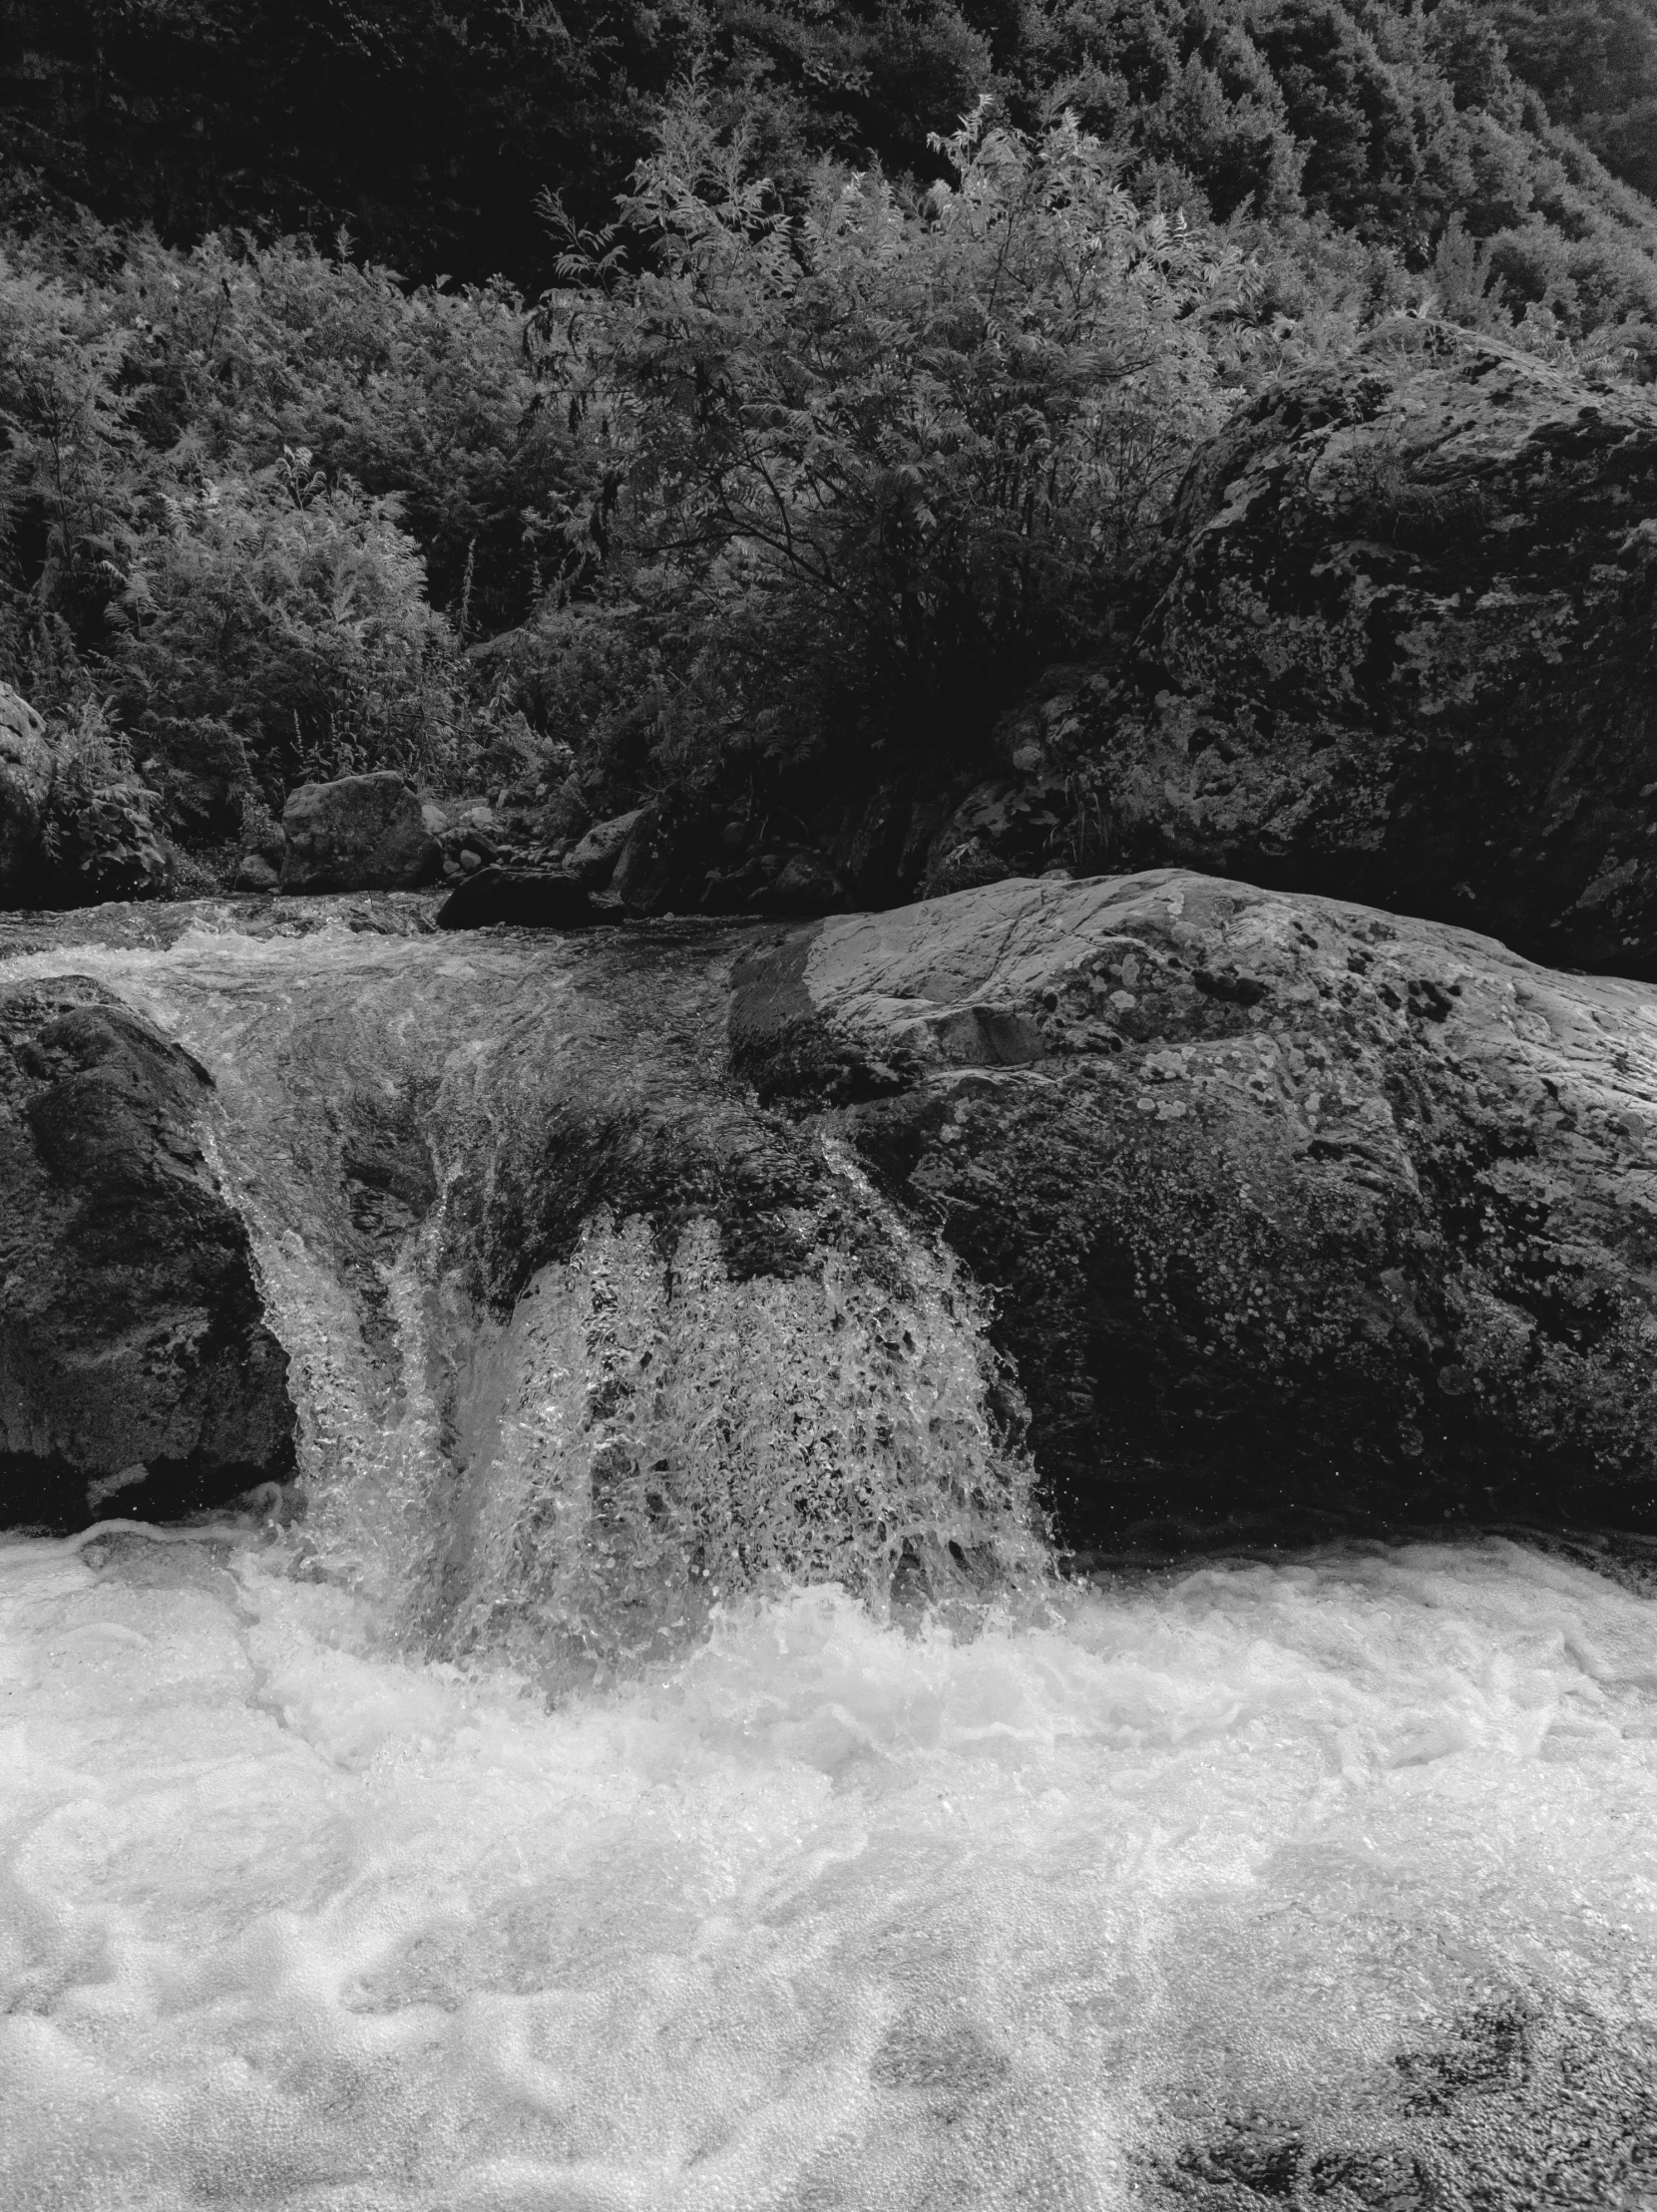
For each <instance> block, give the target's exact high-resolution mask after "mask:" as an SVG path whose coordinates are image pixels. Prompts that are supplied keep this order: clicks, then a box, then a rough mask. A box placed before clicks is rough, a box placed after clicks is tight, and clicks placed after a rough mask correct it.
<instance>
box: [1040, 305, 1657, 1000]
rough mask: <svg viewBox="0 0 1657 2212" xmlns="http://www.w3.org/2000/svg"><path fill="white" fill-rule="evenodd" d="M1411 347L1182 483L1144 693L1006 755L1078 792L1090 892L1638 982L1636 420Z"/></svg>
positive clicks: (1648, 606)
mask: <svg viewBox="0 0 1657 2212" xmlns="http://www.w3.org/2000/svg"><path fill="white" fill-rule="evenodd" d="M1405 327H1406V328H1407V329H1410V330H1413V331H1414V333H1415V351H1414V352H1413V353H1410V352H1401V351H1400V350H1399V338H1398V335H1397V333H1398V329H1399V326H1398V325H1391V326H1388V329H1387V330H1385V331H1383V332H1382V333H1380V334H1378V336H1377V338H1376V339H1373V340H1372V341H1371V342H1370V343H1369V345H1367V346H1366V347H1364V348H1362V349H1360V351H1359V353H1358V354H1357V355H1356V356H1355V357H1354V358H1353V359H1352V360H1351V361H1349V362H1347V363H1345V364H1343V365H1341V366H1339V367H1334V368H1330V369H1322V370H1318V371H1315V372H1312V373H1309V374H1308V375H1305V376H1303V377H1299V378H1296V379H1293V380H1290V381H1288V382H1285V383H1284V384H1282V385H1278V386H1274V387H1273V388H1272V389H1271V390H1269V391H1268V392H1267V393H1266V394H1265V395H1264V396H1263V397H1262V398H1261V399H1259V400H1258V401H1256V402H1255V403H1254V404H1253V405H1251V406H1250V407H1248V408H1247V409H1245V410H1244V412H1243V413H1242V414H1241V415H1240V416H1239V418H1238V419H1237V421H1236V422H1235V423H1234V424H1233V425H1232V426H1231V427H1230V428H1229V429H1227V430H1226V431H1225V432H1224V433H1223V434H1222V435H1221V436H1220V437H1219V438H1217V439H1216V440H1215V441H1214V442H1213V444H1212V445H1211V446H1210V447H1208V448H1207V449H1206V451H1205V452H1204V453H1203V454H1202V455H1201V456H1199V458H1198V461H1197V463H1196V466H1195V467H1194V469H1193V471H1192V474H1191V477H1190V479H1189V480H1188V482H1187V484H1186V487H1185V489H1184V491H1183V493H1182V495H1181V498H1180V500H1179V503H1178V505H1177V507H1176V510H1175V512H1174V514H1173V516H1172V518H1171V521H1170V525H1169V534H1170V537H1171V539H1172V540H1173V541H1174V542H1175V543H1178V544H1181V545H1182V547H1183V552H1182V555H1181V558H1180V560H1179V564H1178V566H1177V569H1176V571H1175V573H1174V576H1173V579H1172V582H1171V584H1170V585H1169V587H1168V589H1167V591H1166V593H1165V595H1164V596H1163V598H1162V600H1161V602H1160V603H1159V605H1158V606H1157V608H1156V609H1155V611H1154V613H1153V614H1152V616H1151V618H1150V621H1149V623H1148V625H1147V627H1146V629H1145V631H1144V632H1143V634H1142V635H1141V637H1140V639H1139V642H1138V647H1137V653H1138V661H1139V665H1138V668H1137V670H1136V672H1134V673H1133V674H1131V676H1129V677H1127V678H1125V679H1124V678H1122V677H1121V676H1119V675H1117V674H1115V673H1112V672H1108V671H1107V672H1105V673H1104V674H1101V675H1099V676H1097V677H1095V678H1093V679H1092V680H1091V681H1089V682H1086V683H1082V684H1080V685H1078V686H1076V687H1074V689H1073V691H1072V694H1071V696H1070V698H1069V700H1068V702H1067V706H1066V708H1065V710H1064V711H1056V710H1055V708H1056V704H1057V703H1055V702H1052V701H1049V702H1047V703H1046V705H1045V706H1043V707H1042V708H1041V710H1040V711H1039V712H1034V711H1033V712H1032V713H1031V714H1030V715H1028V716H1027V717H1026V718H1025V721H1026V723H1028V728H1025V727H1023V726H1022V725H1021V727H1020V728H1019V729H1016V730H1015V731H1014V733H1013V736H1014V738H1015V739H1022V741H1023V751H1022V752H1021V753H1020V757H1021V759H1023V756H1024V754H1025V753H1028V754H1029V755H1030V756H1031V763H1032V765H1031V766H1030V767H1029V773H1030V774H1032V775H1033V776H1035V777H1036V778H1037V780H1038V779H1039V776H1040V774H1041V773H1042V772H1043V770H1042V766H1041V764H1042V763H1043V762H1044V763H1045V764H1046V767H1047V769H1049V770H1050V769H1052V768H1055V767H1056V768H1057V769H1059V770H1061V771H1064V772H1069V771H1072V770H1074V769H1076V768H1077V767H1078V766H1079V767H1081V768H1082V769H1084V771H1085V774H1084V776H1083V779H1082V781H1083V783H1084V784H1085V785H1086V787H1087V789H1088V791H1089V794H1090V799H1091V803H1092V804H1093V805H1094V806H1095V807H1096V808H1097V810H1098V812H1097V819H1096V821H1093V822H1090V823H1088V822H1083V821H1081V820H1080V818H1079V816H1078V820H1077V824H1076V828H1077V830H1078V832H1080V831H1083V830H1085V831H1086V832H1087V834H1088V836H1089V839H1090V843H1091V850H1092V852H1093V854H1094V855H1095V856H1097V857H1096V858H1095V859H1094V860H1093V862H1092V864H1091V865H1093V866H1098V865H1100V864H1101V862H1102V864H1103V865H1108V866H1110V867H1112V868H1122V867H1128V868H1131V867H1138V866H1150V865H1159V864H1162V863H1168V862H1176V863H1179V864H1181V865H1185V866H1189V867H1195V868H1200V869H1206V870H1210V871H1213V872H1217V873H1221V874H1226V875H1236V876H1239V877H1241V878H1243V879H1245V880H1247V881H1251V882H1264V883H1270V884H1274V885H1277V886H1279V887H1281V888H1283V889H1289V890H1298V891H1307V892H1318V893H1324V894H1330V895H1334V896H1340V897H1351V898H1358V899H1363V900H1366V901H1369V902H1371V903H1373V904H1375V905H1378V906H1385V907H1388V908H1390V909H1393V910H1396V911H1399V912H1403V913H1409V914H1421V915H1427V916H1430V917H1432V918H1434V919H1437V920H1441V921H1451V922H1461V923H1465V924H1467V925H1469V926H1474V927H1478V928H1481V929H1487V930H1489V931H1490V932H1492V933H1493V934H1495V935H1498V936H1500V937H1501V938H1502V939H1503V940H1504V941H1506V942H1509V943H1513V944H1516V945H1518V946H1520V947H1521V948H1522V949H1523V950H1524V951H1526V952H1527V953H1529V954H1530V955H1532V956H1533V957H1536V958H1543V959H1549V960H1553V961H1557V962H1560V963H1563V964H1567V965H1570V966H1583V967H1592V968H1599V969H1609V970H1611V971H1614V972H1620V973H1642V974H1648V975H1657V617H1654V600H1657V404H1654V403H1653V401H1652V399H1651V398H1650V397H1648V396H1647V395H1646V394H1644V393H1641V392H1638V391H1634V390H1631V389H1628V388H1626V387H1624V388H1617V389H1612V390H1598V389H1595V388H1593V387H1591V386H1590V385H1588V384H1586V383H1584V382H1582V381H1580V380H1578V379H1577V378H1575V377H1573V376H1571V375H1567V374H1565V373H1564V372H1562V371H1560V370H1558V369H1555V368H1552V367H1549V366H1548V365H1546V364H1544V363H1542V362H1540V361H1538V360H1535V359H1533V358H1531V357H1530V356H1528V355H1525V354H1521V353H1519V352H1517V351H1515V350H1513V349H1511V348H1509V347H1506V346H1504V345H1502V344H1500V343H1498V342H1497V341H1495V340H1493V339H1489V338H1483V337H1478V336H1474V335H1472V334H1470V333H1468V332H1465V331H1460V330H1457V329H1453V328H1451V327H1450V326H1449V325H1442V324H1422V325H1409V326H1405ZM1011 749H1012V750H1014V751H1016V752H1018V751H1019V750H1020V748H1019V745H1018V744H1017V743H1015V744H1013V746H1012V748H1011Z"/></svg>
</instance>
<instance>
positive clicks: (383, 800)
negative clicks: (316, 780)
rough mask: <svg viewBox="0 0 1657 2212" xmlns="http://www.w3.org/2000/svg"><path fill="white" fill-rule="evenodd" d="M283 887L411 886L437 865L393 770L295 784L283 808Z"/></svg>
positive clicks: (432, 843) (416, 810) (421, 821)
mask: <svg viewBox="0 0 1657 2212" xmlns="http://www.w3.org/2000/svg"><path fill="white" fill-rule="evenodd" d="M282 837H283V847H282V877H281V884H282V889H283V891H284V892H324V891H414V890H418V889H419V887H420V886H421V885H422V884H429V883H430V882H431V881H432V879H433V878H434V877H435V876H436V874H437V872H438V870H439V869H440V868H441V867H442V865H443V853H442V848H441V847H440V846H439V844H438V841H437V839H436V838H435V837H433V835H432V833H431V831H430V830H429V829H428V828H427V826H426V821H425V817H424V815H423V814H422V813H421V809H420V802H419V800H418V799H417V798H416V797H415V795H414V793H413V792H412V791H410V789H409V788H408V786H407V784H405V783H404V781H403V779H402V777H401V776H399V775H398V774H397V773H396V771H395V770H394V769H382V770H380V771H378V772H377V773H376V774H374V775H371V776H341V777H339V778H337V779H336V781H334V782H332V783H325V784H301V785H300V787H299V789H298V790H297V791H295V792H293V793H292V794H291V795H290V796H289V798H288V802H287V805H286V806H285V807H284V808H283V809H282Z"/></svg>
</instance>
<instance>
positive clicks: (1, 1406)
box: [0, 976, 293, 1528]
mask: <svg viewBox="0 0 1657 2212" xmlns="http://www.w3.org/2000/svg"><path fill="white" fill-rule="evenodd" d="M207 1090H208V1078H207V1075H206V1074H205V1073H204V1071H203V1070H202V1069H201V1068H200V1067H199V1066H198V1065H197V1064H196V1062H195V1061H193V1060H192V1059H191V1057H190V1055H189V1054H188V1053H187V1052H185V1051H184V1050H183V1049H182V1047H180V1046H179V1045H177V1044H174V1043H172V1042H170V1041H169V1040H168V1039H166V1038H165V1037H163V1036H161V1035H160V1034H159V1032H158V1031H156V1030H155V1029H153V1028H152V1027H151V1026H150V1024H149V1023H148V1022H147V1021H145V1020H143V1019H142V1018H141V1017H140V1016H139V1015H137V1014H135V1013H133V1012H132V1011H131V1010H130V1009H129V1008H127V1007H125V1006H123V1005H121V1004H120V1003H119V1002H118V1001H116V1000H115V999H114V998H113V996H112V995H111V994H110V993H108V992H106V991H105V990H103V989H102V987H101V986H100V985H98V984H96V983H94V982H91V981H89V980H87V979H86V978H84V977H75V976H69V977H59V978H55V979H54V980H52V981H50V982H43V983H39V984H35V985H27V986H24V987H22V988H12V989H10V990H7V991H5V992H4V993H3V995H0V1187H3V1188H4V1190H5V1193H6V1203H5V1207H4V1209H3V1210H0V1520H3V1521H4V1522H5V1523H6V1524H7V1525H10V1526H13V1527H17V1526H28V1527H50V1528H71V1527H76V1526H80V1525H83V1524H85V1523H86V1522H88V1521H91V1520H96V1519H99V1518H102V1517H104V1516H105V1515H110V1514H116V1515H120V1514H137V1515H144V1516H151V1515H155V1514H158V1513H176V1512H181V1511H184V1510H187V1509H190V1508H194V1507H199V1506H204V1505H211V1504H213V1503H216V1502H218V1501H221V1500H222V1499H224V1498H227V1497H231V1496H234V1495H236V1494H237V1493H238V1492H240V1491H243V1490H245V1489H247V1488H249V1487H250V1486H251V1485H253V1484H254V1483H257V1482H260V1481H264V1480H267V1479H270V1478H279V1477H280V1476H282V1475H284V1474H285V1473H286V1472H287V1471H288V1468H289V1466H290V1464H291V1459H292V1432H293V1409H292V1406H291V1404H290V1402H289V1399H288V1394H287V1384H286V1374H287V1360H286V1355H285V1354H284V1353H283V1351H282V1350H281V1348H280V1346H279V1345H278V1344H277V1342H276V1341H275V1338H274V1337H273V1336H272V1335H271V1334H270V1332H269V1330H268V1329H267V1328H266V1327H265V1325H264V1320H263V1315H262V1311H261V1307H260V1302H259V1295H258V1291H257V1289H256V1287H255V1284H254V1279H253V1267H252V1258H251V1254H250V1251H249V1248H248V1243H247V1235H246V1231H245V1230H244V1228H243V1227H242V1224H241V1222H240V1220H239V1219H238V1218H237V1216H236V1215H235V1214H234V1212H233V1211H232V1210H231V1209H230V1207H229V1206H228V1205H227V1204H226V1203H225V1201H224V1199H223V1198H222V1196H221V1195H220V1193H219V1191H218V1189H217V1187H216V1184H215V1182H214V1180H213V1176H212V1173H211V1170H210V1168H209V1166H208V1164H207V1158H206V1156H205V1154H204V1152H203V1149H202V1144H201V1140H200V1136H199V1133H198V1132H199V1125H200V1122H201V1118H202V1113H203V1108H204V1106H205V1103H206V1100H207Z"/></svg>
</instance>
